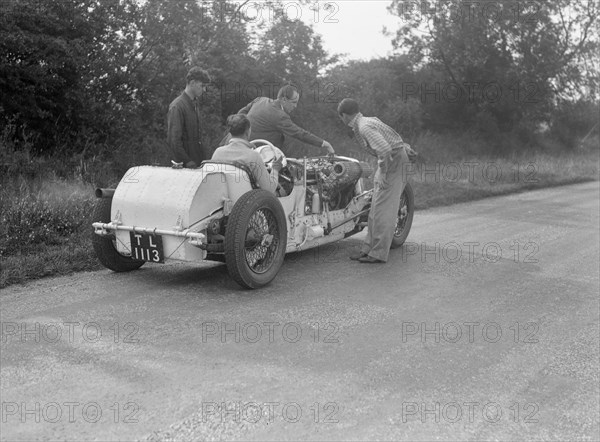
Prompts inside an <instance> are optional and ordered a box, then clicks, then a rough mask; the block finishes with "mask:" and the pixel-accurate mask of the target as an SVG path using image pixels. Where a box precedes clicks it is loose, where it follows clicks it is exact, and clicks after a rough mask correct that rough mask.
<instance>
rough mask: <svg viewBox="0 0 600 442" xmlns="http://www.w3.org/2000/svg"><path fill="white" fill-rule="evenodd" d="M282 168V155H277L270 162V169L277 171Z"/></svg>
mask: <svg viewBox="0 0 600 442" xmlns="http://www.w3.org/2000/svg"><path fill="white" fill-rule="evenodd" d="M282 168H283V157H278V158H275V159H274V160H273V162H272V163H271V169H272V170H276V171H277V172H279V171H280V170H281V169H282Z"/></svg>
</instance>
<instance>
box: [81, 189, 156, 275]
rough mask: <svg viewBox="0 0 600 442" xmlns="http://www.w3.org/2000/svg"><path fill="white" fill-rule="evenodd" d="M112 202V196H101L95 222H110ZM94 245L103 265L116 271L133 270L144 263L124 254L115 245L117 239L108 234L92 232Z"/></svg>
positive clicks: (95, 213)
mask: <svg viewBox="0 0 600 442" xmlns="http://www.w3.org/2000/svg"><path fill="white" fill-rule="evenodd" d="M111 204H112V198H99V199H98V202H97V203H96V207H95V208H94V215H93V217H94V218H93V219H94V222H97V221H99V222H102V223H109V222H111V219H110V206H111ZM92 246H93V248H94V252H96V256H97V257H98V260H99V261H100V262H101V263H102V265H103V266H104V267H106V268H108V269H110V270H112V271H114V272H130V271H132V270H136V269H139V268H140V267H141V266H143V265H144V261H138V260H135V259H132V258H130V257H129V256H123V255H121V254H120V253H119V252H117V249H116V247H115V240H114V239H113V238H111V237H108V236H100V235H96V234H95V233H94V232H92Z"/></svg>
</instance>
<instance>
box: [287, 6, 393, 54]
mask: <svg viewBox="0 0 600 442" xmlns="http://www.w3.org/2000/svg"><path fill="white" fill-rule="evenodd" d="M285 3H286V2H284V4H285ZM293 3H294V2H289V4H288V10H287V14H288V16H289V17H290V18H292V17H293V16H294V15H295V14H297V12H296V10H295V9H294V5H292V4H293ZM328 3H329V4H332V7H330V8H329V10H326V8H325V5H326V4H328ZM296 4H297V3H296ZM390 4H391V1H390V0H345V1H344V0H343V1H340V0H335V1H323V0H321V1H319V2H315V3H314V4H313V6H312V8H313V9H309V7H308V6H306V7H303V8H302V11H301V13H302V20H304V21H305V22H306V23H307V24H308V23H310V24H312V25H313V27H314V30H315V32H317V33H318V34H321V36H322V37H323V46H324V48H325V50H327V51H328V52H329V53H330V54H335V53H347V54H348V59H351V60H361V59H362V60H369V59H371V58H379V57H385V56H386V55H388V54H389V53H390V51H392V42H391V41H392V37H391V36H390V37H386V36H384V35H383V34H382V29H383V27H384V26H386V27H387V28H388V30H391V31H393V32H395V30H396V29H397V28H398V27H399V23H400V19H399V18H398V17H396V16H393V15H391V14H390V13H389V12H388V11H387V9H386V8H387V6H389V5H390ZM316 5H318V6H319V7H318V8H317V7H316Z"/></svg>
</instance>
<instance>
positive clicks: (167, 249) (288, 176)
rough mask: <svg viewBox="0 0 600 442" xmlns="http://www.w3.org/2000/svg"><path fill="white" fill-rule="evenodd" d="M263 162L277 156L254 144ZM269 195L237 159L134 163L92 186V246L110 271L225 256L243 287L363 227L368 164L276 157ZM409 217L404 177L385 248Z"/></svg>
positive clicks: (400, 238) (396, 242)
mask: <svg viewBox="0 0 600 442" xmlns="http://www.w3.org/2000/svg"><path fill="white" fill-rule="evenodd" d="M252 143H253V144H254V145H255V146H256V147H257V149H258V150H259V152H260V153H261V156H262V158H263V159H265V161H266V163H267V166H269V163H268V162H269V160H271V159H273V157H274V156H277V155H283V154H282V153H281V151H280V150H279V149H277V148H276V147H275V146H273V145H272V144H271V143H269V142H268V141H265V140H254V141H252ZM283 163H284V167H283V168H282V170H281V171H280V173H279V187H278V190H277V194H278V195H277V196H276V195H274V194H273V193H271V192H268V191H266V190H262V189H258V188H257V186H256V184H255V183H254V181H253V178H252V174H251V173H250V171H249V170H248V168H247V167H246V166H245V165H243V164H239V163H232V162H214V161H205V162H203V163H202V166H201V167H200V168H198V169H180V168H179V169H177V168H171V167H157V166H138V167H134V168H132V169H130V170H129V171H128V172H127V173H126V174H125V175H124V176H123V178H122V179H121V181H120V183H119V185H118V186H117V188H116V189H97V190H96V196H97V197H98V198H99V199H98V202H97V205H96V208H95V212H94V221H96V222H94V223H93V227H94V235H93V237H92V242H93V247H94V250H95V252H96V254H97V256H98V259H99V260H100V262H101V263H102V264H103V265H104V266H105V267H107V268H109V269H111V270H113V271H116V272H126V271H131V270H135V269H138V268H139V267H141V266H142V265H143V264H144V263H145V262H154V263H165V262H166V261H169V260H181V261H193V262H198V261H202V260H213V261H221V262H223V261H224V262H225V263H226V265H227V270H228V272H229V274H230V275H231V277H232V278H233V279H234V280H235V281H237V282H238V283H239V284H240V285H241V286H243V287H246V288H258V287H262V286H264V285H266V284H268V283H269V282H271V281H272V280H273V278H275V276H276V275H277V273H278V272H279V269H280V268H281V266H282V264H283V261H284V256H285V254H286V253H291V252H296V251H300V250H307V249H310V248H314V247H319V246H322V245H325V244H328V243H331V242H334V241H339V240H341V239H344V238H346V237H348V236H351V235H354V234H356V233H358V232H360V231H362V230H363V229H364V227H365V226H366V225H367V218H368V212H369V208H370V202H371V197H372V192H373V191H372V190H365V189H364V187H365V183H364V181H365V178H368V177H369V176H370V175H371V174H372V173H373V169H372V168H371V166H370V165H369V164H368V163H365V162H360V161H358V160H356V159H354V158H348V157H342V156H335V157H333V158H328V157H313V158H304V159H300V160H298V159H292V158H285V157H284V158H283ZM413 213H414V195H413V191H412V188H411V186H410V184H409V183H407V185H406V187H405V189H404V192H403V193H402V195H401V196H400V209H399V211H398V221H397V225H396V231H395V234H394V239H393V244H392V247H399V246H400V245H402V244H403V243H404V241H405V240H406V237H407V236H408V233H409V231H410V228H411V225H412V220H413Z"/></svg>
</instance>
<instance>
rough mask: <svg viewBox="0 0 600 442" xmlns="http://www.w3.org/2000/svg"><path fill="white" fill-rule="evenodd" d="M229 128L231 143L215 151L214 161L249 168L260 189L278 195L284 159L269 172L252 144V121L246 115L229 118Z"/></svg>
mask: <svg viewBox="0 0 600 442" xmlns="http://www.w3.org/2000/svg"><path fill="white" fill-rule="evenodd" d="M227 127H228V129H229V133H230V134H231V139H230V140H229V143H228V144H226V145H225V146H221V147H219V148H217V150H215V153H214V154H213V156H212V160H213V161H235V162H239V163H242V164H245V165H246V166H248V169H249V170H250V173H252V177H253V178H254V181H255V182H256V184H257V185H258V187H259V188H260V189H264V190H268V191H269V192H271V193H273V194H276V190H277V186H278V181H279V171H280V170H281V168H282V158H278V159H276V160H275V161H274V162H273V163H272V166H271V173H269V171H268V170H267V167H266V166H265V163H264V160H263V158H262V157H261V156H260V154H259V153H258V152H257V151H256V150H254V146H253V145H252V144H250V142H249V141H248V138H249V137H250V131H251V129H250V120H249V119H248V117H246V115H243V114H236V115H230V116H229V117H228V118H227Z"/></svg>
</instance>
